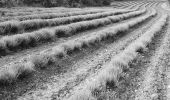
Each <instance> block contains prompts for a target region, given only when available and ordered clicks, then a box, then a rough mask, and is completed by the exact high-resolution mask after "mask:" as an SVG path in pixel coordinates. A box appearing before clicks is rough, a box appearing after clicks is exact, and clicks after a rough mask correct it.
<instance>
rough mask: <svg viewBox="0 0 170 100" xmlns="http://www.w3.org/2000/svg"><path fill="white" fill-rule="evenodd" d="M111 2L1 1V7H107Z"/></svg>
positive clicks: (109, 0)
mask: <svg viewBox="0 0 170 100" xmlns="http://www.w3.org/2000/svg"><path fill="white" fill-rule="evenodd" d="M110 2H111V0H1V1H0V5H1V6H6V7H11V6H17V5H28V6H33V5H40V6H44V7H54V6H67V7H81V6H106V5H110Z"/></svg>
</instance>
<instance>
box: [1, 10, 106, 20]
mask: <svg viewBox="0 0 170 100" xmlns="http://www.w3.org/2000/svg"><path fill="white" fill-rule="evenodd" d="M104 11H105V10H84V11H75V12H68V13H45V14H33V15H25V16H16V17H14V18H13V17H12V18H10V17H4V18H3V19H2V20H4V21H5V22H8V21H7V20H9V21H11V19H13V20H14V21H15V20H19V21H24V20H31V19H52V18H59V17H68V16H76V15H85V14H93V13H99V12H104Z"/></svg>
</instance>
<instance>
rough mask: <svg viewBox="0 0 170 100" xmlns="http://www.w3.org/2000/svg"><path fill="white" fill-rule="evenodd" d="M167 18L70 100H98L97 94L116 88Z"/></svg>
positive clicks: (155, 25)
mask: <svg viewBox="0 0 170 100" xmlns="http://www.w3.org/2000/svg"><path fill="white" fill-rule="evenodd" d="M167 18H168V16H167V15H163V16H162V17H161V18H160V19H159V20H158V21H157V22H156V23H155V24H154V25H153V26H152V28H151V29H149V30H148V31H146V32H145V33H144V34H143V35H142V36H141V37H139V39H137V40H135V41H134V42H133V43H131V44H130V45H129V46H128V47H127V48H126V49H125V50H124V51H123V52H122V53H120V54H118V55H117V56H116V57H114V58H113V59H112V60H111V61H110V63H108V64H107V65H105V66H104V67H103V68H104V70H102V71H101V72H100V73H99V74H98V75H97V76H96V77H95V78H94V80H91V81H90V82H89V83H88V84H87V85H86V87H84V89H82V90H81V91H77V93H75V95H73V96H72V97H70V99H69V100H93V99H94V98H97V97H95V94H97V93H98V94H100V93H101V92H102V91H106V88H109V87H116V86H117V85H118V83H119V81H121V79H122V78H123V76H122V75H123V72H124V70H126V69H128V67H129V63H130V62H132V61H133V60H134V59H135V58H136V57H137V56H138V51H139V50H142V49H145V48H146V47H147V45H148V44H149V43H150V42H151V41H152V39H153V38H154V36H155V34H156V33H158V32H159V31H161V29H162V28H163V26H164V25H165V24H166V21H167Z"/></svg>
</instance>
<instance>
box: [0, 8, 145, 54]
mask: <svg viewBox="0 0 170 100" xmlns="http://www.w3.org/2000/svg"><path fill="white" fill-rule="evenodd" d="M145 12H146V9H144V10H141V11H135V12H131V13H127V14H122V15H117V16H113V17H107V18H102V19H95V20H91V21H83V22H77V23H72V24H69V25H66V26H59V27H54V28H45V29H41V30H38V31H35V32H31V33H24V34H16V35H11V36H4V37H2V38H1V40H0V52H3V53H6V52H7V51H9V50H11V51H13V50H16V49H18V48H19V47H22V48H23V47H24V46H25V47H27V46H32V45H35V44H37V43H39V42H41V41H49V40H53V39H55V38H56V37H58V38H60V37H66V36H71V35H74V34H75V33H77V32H80V31H84V30H89V29H93V28H97V27H99V26H104V25H108V24H111V23H114V22H117V21H121V20H124V19H127V18H130V17H134V16H137V15H140V14H142V13H145Z"/></svg>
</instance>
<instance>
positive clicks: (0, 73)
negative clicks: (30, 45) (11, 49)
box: [0, 11, 156, 82]
mask: <svg viewBox="0 0 170 100" xmlns="http://www.w3.org/2000/svg"><path fill="white" fill-rule="evenodd" d="M155 15H156V12H155V11H154V12H153V13H151V14H149V15H145V16H142V17H139V18H136V19H135V20H132V21H129V22H127V23H124V24H121V25H117V26H114V27H111V28H108V29H105V30H103V31H101V32H94V33H91V34H89V35H86V36H82V37H81V38H78V39H74V40H69V41H67V42H65V43H62V44H60V45H58V46H56V47H53V48H52V49H50V50H45V51H42V52H40V54H39V55H36V56H35V55H32V56H30V57H29V58H22V59H21V60H19V61H18V62H12V63H10V64H7V65H4V66H2V67H1V69H0V81H1V82H6V81H7V82H10V81H13V80H15V79H17V77H19V76H21V75H26V74H28V73H30V72H33V71H34V69H35V68H43V67H47V66H48V65H49V64H52V63H54V62H56V61H57V59H60V57H62V56H64V55H65V54H66V53H68V52H73V51H74V50H76V49H81V48H83V47H84V46H89V45H90V44H94V43H96V42H101V41H102V40H106V39H107V38H108V37H115V36H116V35H118V34H119V33H120V34H121V32H124V31H127V30H129V29H130V28H131V27H134V26H135V25H138V24H139V23H142V22H143V21H145V20H147V19H149V18H151V17H153V16H155Z"/></svg>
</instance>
